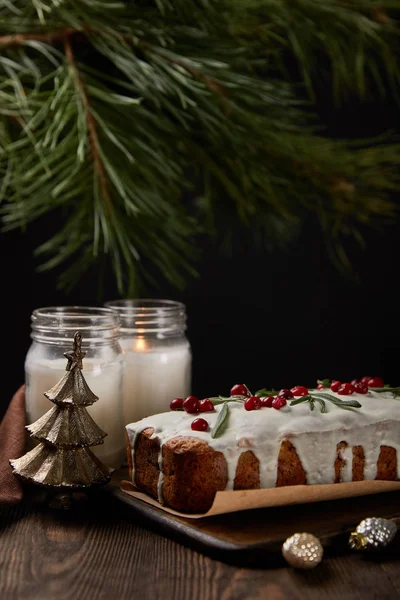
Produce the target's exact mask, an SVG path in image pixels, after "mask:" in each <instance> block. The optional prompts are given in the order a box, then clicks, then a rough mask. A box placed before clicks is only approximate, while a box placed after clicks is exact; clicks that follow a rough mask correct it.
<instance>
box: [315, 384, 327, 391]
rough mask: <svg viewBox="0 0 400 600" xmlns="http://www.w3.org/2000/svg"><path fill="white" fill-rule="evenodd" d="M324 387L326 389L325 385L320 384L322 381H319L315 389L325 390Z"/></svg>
mask: <svg viewBox="0 0 400 600" xmlns="http://www.w3.org/2000/svg"><path fill="white" fill-rule="evenodd" d="M325 389H326V387H325V386H324V385H322V383H319V384H318V385H317V390H325Z"/></svg>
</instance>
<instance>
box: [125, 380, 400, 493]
mask: <svg viewBox="0 0 400 600" xmlns="http://www.w3.org/2000/svg"><path fill="white" fill-rule="evenodd" d="M313 391H314V390H313ZM322 391H323V393H325V394H329V395H330V396H332V397H336V398H339V399H341V400H344V401H346V400H350V399H351V400H357V401H358V402H360V404H361V405H362V407H361V408H356V409H354V410H352V411H350V410H343V409H342V408H340V407H338V406H336V405H334V404H332V403H330V402H329V401H326V402H325V404H326V410H327V412H326V413H324V414H322V413H321V412H320V408H319V405H318V404H317V403H316V405H315V409H314V410H313V411H311V410H310V407H309V405H308V404H307V403H304V404H298V405H296V406H292V407H291V406H289V405H287V406H286V407H284V408H283V409H281V410H275V409H274V408H262V409H261V410H254V411H246V410H245V409H244V407H243V404H242V403H239V402H229V409H230V414H229V417H228V422H227V426H226V428H225V430H224V432H223V433H222V434H221V435H220V436H219V437H217V438H215V439H213V438H212V437H211V435H210V431H211V429H212V427H213V426H214V424H215V421H216V419H217V417H218V413H219V412H220V410H221V408H222V405H218V406H216V407H215V411H214V412H206V413H201V414H188V413H186V412H184V411H168V412H165V413H159V414H157V415H152V416H150V417H146V418H145V419H142V420H141V421H138V422H137V423H130V424H129V425H127V426H126V429H127V432H128V436H129V440H130V445H131V448H132V462H133V469H134V465H135V456H134V448H135V440H136V436H137V435H138V434H139V433H140V432H142V431H143V430H144V429H146V428H148V427H152V428H153V429H154V433H153V435H152V437H153V438H154V437H157V438H158V439H159V441H160V454H159V467H160V479H159V482H158V496H159V500H160V502H162V484H163V473H162V446H163V444H165V443H166V442H168V441H169V440H171V439H173V438H176V437H178V436H188V437H194V438H199V439H202V440H204V441H206V442H207V443H208V444H209V445H210V446H211V447H212V448H213V449H214V450H216V451H218V452H222V453H223V454H224V457H225V459H226V462H227V466H228V483H227V486H226V489H233V481H234V478H235V474H236V467H237V463H238V460H239V457H240V455H241V453H242V452H246V451H247V450H251V451H252V452H253V453H254V455H255V456H256V457H257V458H258V460H259V462H260V487H261V488H271V487H275V483H276V476H277V463H278V454H279V450H280V445H281V442H282V441H283V440H285V439H287V440H289V441H290V442H291V443H292V444H293V445H294V447H295V449H296V452H297V455H298V457H299V459H300V461H301V463H302V466H303V468H304V470H305V472H306V475H307V483H309V484H322V483H333V482H334V477H335V474H334V462H335V459H336V456H337V454H336V445H337V444H338V443H339V442H341V441H344V442H347V444H348V447H347V448H344V449H342V451H341V456H342V458H343V459H344V460H345V465H344V468H343V469H342V481H351V480H352V459H353V454H352V448H353V446H362V447H363V449H364V479H365V480H372V479H375V477H376V473H377V462H378V458H379V453H380V446H391V447H392V448H394V449H395V450H396V452H397V477H398V478H400V398H394V396H393V394H392V393H390V392H385V393H377V392H372V391H370V392H368V394H352V395H351V396H340V395H339V394H336V393H334V392H331V391H330V390H325V389H324V390H322ZM289 402H290V401H289ZM199 416H200V417H202V418H204V419H205V420H206V421H207V422H208V424H209V430H208V431H206V432H203V431H192V429H191V428H190V426H191V423H192V421H193V420H194V419H195V418H197V417H199ZM132 481H133V483H134V482H135V474H134V471H133V477H132Z"/></svg>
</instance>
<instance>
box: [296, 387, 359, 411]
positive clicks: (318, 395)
mask: <svg viewBox="0 0 400 600" xmlns="http://www.w3.org/2000/svg"><path fill="white" fill-rule="evenodd" d="M325 400H327V401H328V402H332V404H335V405H336V406H339V407H340V408H343V409H344V410H352V409H353V408H361V406H362V405H361V404H360V403H359V402H357V400H340V399H339V398H335V397H334V396H330V395H329V394H325V393H324V392H313V393H312V394H308V395H307V396H301V398H296V400H292V401H291V403H290V406H296V404H302V403H303V402H308V404H309V405H310V410H314V403H315V402H318V403H319V405H320V407H321V412H322V413H326V404H325Z"/></svg>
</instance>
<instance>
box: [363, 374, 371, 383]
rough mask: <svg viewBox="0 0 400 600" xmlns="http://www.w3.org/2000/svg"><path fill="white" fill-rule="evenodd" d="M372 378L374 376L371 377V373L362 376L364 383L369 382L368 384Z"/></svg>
mask: <svg viewBox="0 0 400 600" xmlns="http://www.w3.org/2000/svg"><path fill="white" fill-rule="evenodd" d="M370 379H372V377H371V376H370V375H368V376H367V377H362V378H361V382H362V383H367V384H368V381H369V380H370Z"/></svg>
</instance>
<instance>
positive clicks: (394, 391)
mask: <svg viewBox="0 0 400 600" xmlns="http://www.w3.org/2000/svg"><path fill="white" fill-rule="evenodd" d="M369 390H370V392H376V393H377V394H382V393H383V392H391V393H392V394H393V395H394V397H395V398H398V397H399V396H400V388H398V387H397V388H394V387H386V386H385V387H383V388H369Z"/></svg>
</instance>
